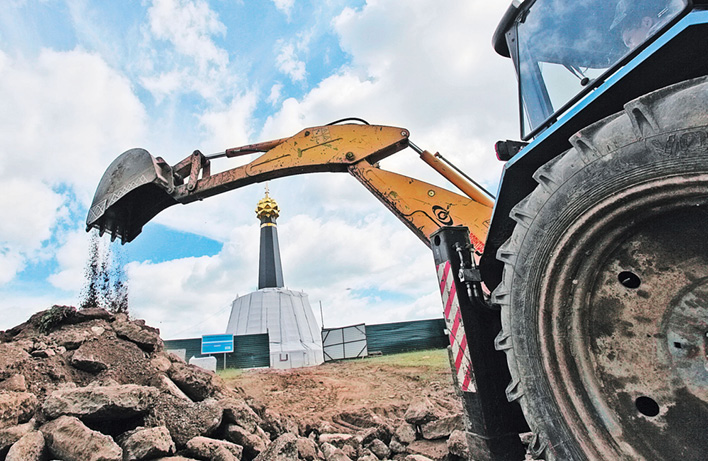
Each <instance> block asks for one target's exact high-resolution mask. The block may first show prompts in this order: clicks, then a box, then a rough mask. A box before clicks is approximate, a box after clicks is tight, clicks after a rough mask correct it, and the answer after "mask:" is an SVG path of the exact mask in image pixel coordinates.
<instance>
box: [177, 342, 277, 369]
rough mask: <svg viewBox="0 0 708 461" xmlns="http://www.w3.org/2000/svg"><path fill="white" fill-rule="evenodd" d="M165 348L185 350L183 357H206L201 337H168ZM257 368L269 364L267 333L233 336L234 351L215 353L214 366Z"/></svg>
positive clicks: (218, 367) (220, 367) (187, 358)
mask: <svg viewBox="0 0 708 461" xmlns="http://www.w3.org/2000/svg"><path fill="white" fill-rule="evenodd" d="M165 349H168V350H176V349H184V350H185V359H186V360H187V361H189V359H190V358H192V357H208V356H207V355H202V338H190V339H168V340H165ZM224 356H225V357H226V368H258V367H268V366H270V350H269V344H268V334H267V333H264V334H259V335H243V336H234V351H233V352H232V353H229V354H215V355H214V357H216V367H217V369H218V370H221V369H223V368H224Z"/></svg>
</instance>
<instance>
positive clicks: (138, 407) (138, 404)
mask: <svg viewBox="0 0 708 461" xmlns="http://www.w3.org/2000/svg"><path fill="white" fill-rule="evenodd" d="M158 395H159V391H158V390H157V389H155V388H154V387H149V386H138V385H137V384H116V385H111V386H92V385H89V386H86V387H78V388H75V389H59V390H56V391H54V392H52V393H51V394H50V395H49V396H48V397H47V399H46V400H45V401H44V405H43V406H42V410H43V411H44V414H45V415H47V416H48V417H49V418H56V417H58V416H60V415H69V416H77V417H80V418H82V419H86V420H115V419H124V418H130V417H133V416H137V415H140V414H144V413H147V411H148V410H149V409H150V408H151V407H152V406H153V405H154V403H155V400H156V398H157V396H158Z"/></svg>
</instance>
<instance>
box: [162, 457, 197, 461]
mask: <svg viewBox="0 0 708 461" xmlns="http://www.w3.org/2000/svg"><path fill="white" fill-rule="evenodd" d="M151 461H198V460H196V459H194V458H185V457H184V456H167V457H164V458H155V459H153V460H151Z"/></svg>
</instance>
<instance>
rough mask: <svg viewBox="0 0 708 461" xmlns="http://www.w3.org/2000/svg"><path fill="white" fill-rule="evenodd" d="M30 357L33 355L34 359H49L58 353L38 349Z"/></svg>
mask: <svg viewBox="0 0 708 461" xmlns="http://www.w3.org/2000/svg"><path fill="white" fill-rule="evenodd" d="M30 355H32V357H37V358H40V359H46V358H49V357H54V356H55V355H57V353H56V352H54V351H53V350H52V349H36V350H33V351H32V352H31V353H30Z"/></svg>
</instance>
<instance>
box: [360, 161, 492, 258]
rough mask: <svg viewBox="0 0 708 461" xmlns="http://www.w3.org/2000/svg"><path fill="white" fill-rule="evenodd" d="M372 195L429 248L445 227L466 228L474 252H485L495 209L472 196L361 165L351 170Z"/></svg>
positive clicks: (365, 164) (366, 163)
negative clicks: (485, 244) (434, 234)
mask: <svg viewBox="0 0 708 461" xmlns="http://www.w3.org/2000/svg"><path fill="white" fill-rule="evenodd" d="M349 172H350V173H351V174H352V175H353V176H355V177H356V178H357V179H358V180H359V181H360V182H361V183H362V184H363V185H364V186H365V187H366V188H367V189H369V191H371V193H373V194H374V195H375V196H376V197H377V198H378V199H379V200H380V201H381V202H383V204H384V205H386V207H388V208H389V209H390V210H391V211H392V212H393V213H394V214H395V215H396V216H397V217H398V218H399V219H400V220H401V221H403V222H404V223H405V224H406V225H407V226H408V227H409V228H410V229H411V230H412V231H413V232H414V233H415V234H416V235H417V236H418V238H420V239H421V240H422V241H423V242H424V243H425V244H426V245H429V244H430V243H429V241H430V234H432V233H433V232H434V231H436V230H437V229H439V228H440V227H442V226H467V227H468V228H469V229H470V239H471V241H472V244H473V245H474V247H475V249H476V250H478V251H482V250H483V249H484V242H485V241H486V238H487V231H488V230H489V220H490V218H491V216H492V207H491V206H488V205H487V204H483V203H480V202H477V201H475V200H473V199H471V198H469V197H464V196H462V195H460V194H456V193H454V192H450V191H448V190H446V189H443V188H440V187H437V186H434V185H432V184H428V183H426V182H423V181H419V180H417V179H413V178H409V177H407V176H403V175H400V174H397V173H392V172H390V171H385V170H381V169H379V168H375V167H373V166H371V165H369V164H368V162H365V161H363V162H359V163H357V164H356V165H353V166H352V167H350V169H349Z"/></svg>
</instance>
